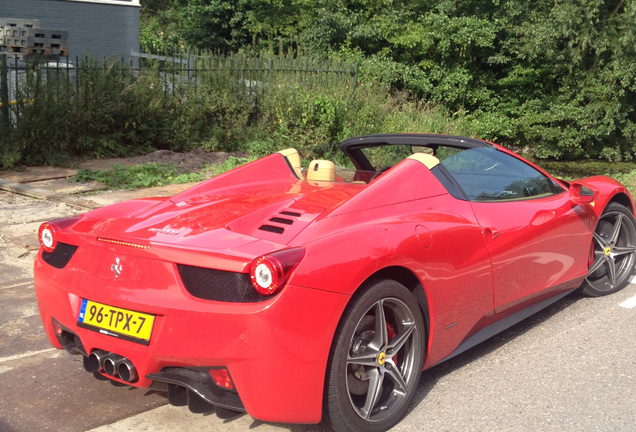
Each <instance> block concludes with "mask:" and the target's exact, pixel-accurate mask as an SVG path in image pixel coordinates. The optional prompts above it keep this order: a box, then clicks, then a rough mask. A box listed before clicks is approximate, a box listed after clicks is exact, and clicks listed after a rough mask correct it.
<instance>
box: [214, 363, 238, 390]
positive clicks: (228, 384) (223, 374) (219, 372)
mask: <svg viewBox="0 0 636 432" xmlns="http://www.w3.org/2000/svg"><path fill="white" fill-rule="evenodd" d="M210 376H211V377H212V379H213V380H214V382H215V383H216V385H218V386H219V387H221V388H224V389H226V390H234V383H233V382H232V378H230V373H229V372H228V371H227V369H225V368H218V369H210Z"/></svg>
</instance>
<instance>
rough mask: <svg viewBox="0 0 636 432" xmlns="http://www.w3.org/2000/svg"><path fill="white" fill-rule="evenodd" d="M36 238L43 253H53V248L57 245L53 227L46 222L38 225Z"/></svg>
mask: <svg viewBox="0 0 636 432" xmlns="http://www.w3.org/2000/svg"><path fill="white" fill-rule="evenodd" d="M38 238H39V239H40V244H41V245H42V247H43V248H44V251H45V252H49V253H50V252H53V250H54V249H55V246H56V245H57V241H56V240H55V228H54V225H51V224H50V223H48V222H47V223H43V224H42V225H40V230H39V232H38Z"/></svg>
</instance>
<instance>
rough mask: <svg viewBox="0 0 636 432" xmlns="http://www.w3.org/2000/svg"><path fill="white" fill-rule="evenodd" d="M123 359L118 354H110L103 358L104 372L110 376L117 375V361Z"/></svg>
mask: <svg viewBox="0 0 636 432" xmlns="http://www.w3.org/2000/svg"><path fill="white" fill-rule="evenodd" d="M121 360H123V357H121V356H118V355H117V354H111V355H110V356H108V357H106V358H105V359H104V366H103V367H104V373H105V374H106V375H110V376H112V377H115V378H117V377H119V372H118V366H119V363H120V362H121Z"/></svg>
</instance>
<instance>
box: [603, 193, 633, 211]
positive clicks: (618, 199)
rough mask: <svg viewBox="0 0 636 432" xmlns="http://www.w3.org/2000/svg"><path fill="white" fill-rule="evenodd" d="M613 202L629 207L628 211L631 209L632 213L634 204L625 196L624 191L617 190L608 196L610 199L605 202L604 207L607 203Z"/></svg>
mask: <svg viewBox="0 0 636 432" xmlns="http://www.w3.org/2000/svg"><path fill="white" fill-rule="evenodd" d="M613 202H615V203H618V204H620V205H622V206H623V207H625V208H627V209H629V211H631V212H632V214H634V206H633V204H632V200H631V199H630V198H629V197H628V196H627V194H626V193H624V192H618V193H617V194H616V195H614V196H613V197H612V198H610V200H609V201H608V202H607V204H605V207H607V206H608V205H610V204H611V203H613Z"/></svg>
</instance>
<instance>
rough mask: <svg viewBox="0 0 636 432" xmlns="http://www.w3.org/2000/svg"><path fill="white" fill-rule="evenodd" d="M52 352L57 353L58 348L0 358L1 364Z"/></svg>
mask: <svg viewBox="0 0 636 432" xmlns="http://www.w3.org/2000/svg"><path fill="white" fill-rule="evenodd" d="M50 351H57V348H48V349H45V350H41V351H29V352H25V353H23V354H16V355H12V356H9V357H2V358H0V363H4V362H8V361H13V360H20V359H23V358H26V357H31V356H35V355H38V354H42V353H45V352H50Z"/></svg>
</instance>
